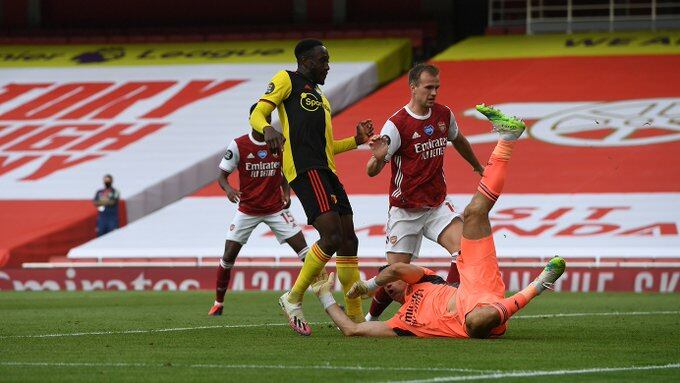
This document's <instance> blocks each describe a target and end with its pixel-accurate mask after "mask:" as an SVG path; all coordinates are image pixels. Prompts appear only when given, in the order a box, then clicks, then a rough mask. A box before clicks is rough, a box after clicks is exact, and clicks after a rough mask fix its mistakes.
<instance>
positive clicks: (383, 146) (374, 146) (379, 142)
mask: <svg viewBox="0 0 680 383" xmlns="http://www.w3.org/2000/svg"><path fill="white" fill-rule="evenodd" d="M387 140H388V138H387V136H382V137H381V136H373V137H371V140H370V141H369V143H368V148H369V149H370V150H371V153H372V154H373V157H375V158H376V159H377V160H378V161H384V160H385V157H386V156H387V149H388V148H389V145H388V144H387V142H388V141H387Z"/></svg>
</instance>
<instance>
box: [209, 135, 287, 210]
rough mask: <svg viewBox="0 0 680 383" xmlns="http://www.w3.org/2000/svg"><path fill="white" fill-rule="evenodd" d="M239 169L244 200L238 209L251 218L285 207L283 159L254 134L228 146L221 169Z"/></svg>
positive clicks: (244, 136) (226, 170)
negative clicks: (282, 193)
mask: <svg viewBox="0 0 680 383" xmlns="http://www.w3.org/2000/svg"><path fill="white" fill-rule="evenodd" d="M236 168H238V176H239V182H240V191H241V200H240V202H239V204H238V209H239V210H240V211H241V212H243V213H246V214H250V215H268V214H273V213H276V212H279V211H280V210H281V209H282V208H283V203H282V201H281V181H282V180H283V176H282V175H281V157H279V155H278V154H272V153H271V152H270V151H269V147H268V146H267V144H266V143H264V142H257V141H255V139H254V138H253V136H252V135H251V134H246V135H243V136H241V137H238V138H236V139H235V140H234V141H232V142H231V143H230V144H229V147H228V148H227V152H226V153H225V154H224V157H223V158H222V161H221V162H220V169H222V170H224V171H225V172H229V173H233V172H234V169H236Z"/></svg>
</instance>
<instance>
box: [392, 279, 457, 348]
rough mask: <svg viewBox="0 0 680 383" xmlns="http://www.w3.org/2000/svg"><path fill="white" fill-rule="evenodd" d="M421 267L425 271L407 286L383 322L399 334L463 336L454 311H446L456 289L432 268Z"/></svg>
mask: <svg viewBox="0 0 680 383" xmlns="http://www.w3.org/2000/svg"><path fill="white" fill-rule="evenodd" d="M425 270H426V275H425V276H423V278H421V280H420V281H418V283H415V284H412V285H409V286H408V287H407V290H406V294H405V299H404V304H403V305H402V306H401V308H400V309H399V311H398V312H397V313H396V314H395V315H394V317H392V318H391V319H390V320H389V321H387V324H388V325H389V326H390V327H391V328H392V329H393V330H395V332H397V333H401V334H408V333H410V334H413V335H415V336H419V337H426V338H427V337H453V338H467V333H466V332H465V325H464V324H463V323H460V321H459V319H458V315H457V313H455V312H448V307H449V302H450V301H451V299H452V297H453V296H454V294H455V293H456V290H457V289H456V288H455V287H453V286H450V285H448V284H447V283H446V281H445V280H444V279H443V278H441V277H440V276H438V275H436V274H435V273H434V272H433V271H432V270H429V269H425Z"/></svg>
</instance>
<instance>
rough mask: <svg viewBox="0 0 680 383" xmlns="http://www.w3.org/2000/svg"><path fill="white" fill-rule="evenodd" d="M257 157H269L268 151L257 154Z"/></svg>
mask: <svg viewBox="0 0 680 383" xmlns="http://www.w3.org/2000/svg"><path fill="white" fill-rule="evenodd" d="M257 156H258V157H260V158H265V157H267V151H266V150H260V151H258V152H257Z"/></svg>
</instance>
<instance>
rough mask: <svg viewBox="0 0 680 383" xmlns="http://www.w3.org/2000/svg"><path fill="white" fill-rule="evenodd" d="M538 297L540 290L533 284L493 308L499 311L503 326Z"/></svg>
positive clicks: (493, 305) (494, 304) (495, 304)
mask: <svg viewBox="0 0 680 383" xmlns="http://www.w3.org/2000/svg"><path fill="white" fill-rule="evenodd" d="M536 295H538V290H537V289H536V286H534V284H533V283H532V284H530V285H529V286H528V287H527V288H525V289H524V290H522V291H520V292H518V293H517V294H515V295H513V296H511V297H509V298H505V299H503V300H501V301H499V302H496V303H493V304H491V306H492V307H493V308H495V309H496V310H498V313H499V314H500V316H501V324H503V323H505V322H507V320H508V319H510V317H511V316H513V315H514V314H515V313H516V312H518V311H519V310H521V309H522V308H524V306H526V305H527V303H529V301H531V300H532V299H533V298H534V297H535V296H536Z"/></svg>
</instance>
